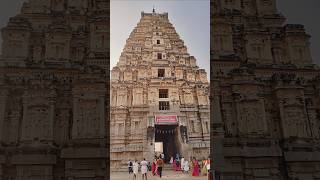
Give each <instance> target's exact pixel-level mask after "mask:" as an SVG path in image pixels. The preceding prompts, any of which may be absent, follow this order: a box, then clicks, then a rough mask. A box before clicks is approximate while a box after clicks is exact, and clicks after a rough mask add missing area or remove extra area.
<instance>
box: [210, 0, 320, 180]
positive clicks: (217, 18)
mask: <svg viewBox="0 0 320 180" xmlns="http://www.w3.org/2000/svg"><path fill="white" fill-rule="evenodd" d="M211 3H212V4H211V8H212V10H211V13H212V14H211V21H212V22H211V44H212V46H211V48H212V49H211V68H212V70H211V78H210V80H211V83H210V84H211V87H212V88H211V90H212V91H211V92H212V93H211V97H212V99H211V100H212V103H211V104H212V106H211V107H212V111H211V112H213V114H212V126H211V127H212V131H211V132H212V133H213V134H212V135H213V136H212V142H213V147H214V148H213V149H212V152H213V153H212V154H213V158H214V160H213V162H214V163H213V168H214V169H215V171H216V172H217V173H216V174H217V176H220V177H219V178H217V179H237V180H242V179H277V180H281V179H301V180H302V179H303V180H312V179H319V178H320V171H319V162H320V156H319V153H320V151H319V149H320V146H319V141H320V131H319V129H320V119H319V115H320V114H319V110H320V103H319V102H320V96H319V87H320V86H319V85H320V84H319V82H320V81H319V80H320V79H319V74H320V71H319V67H318V66H317V65H315V64H314V62H313V61H312V58H311V53H310V48H309V46H310V43H309V38H310V35H308V34H307V33H306V32H305V29H304V26H303V25H299V24H285V17H284V16H283V15H282V14H281V13H280V12H279V11H278V10H277V7H276V0H213V1H211Z"/></svg>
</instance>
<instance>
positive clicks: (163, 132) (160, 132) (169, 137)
mask: <svg viewBox="0 0 320 180" xmlns="http://www.w3.org/2000/svg"><path fill="white" fill-rule="evenodd" d="M177 131H178V125H155V142H162V143H163V154H164V158H165V163H168V162H169V161H170V158H171V157H175V155H176V154H177V153H179V154H180V150H179V145H178V142H179V141H178V132H177Z"/></svg>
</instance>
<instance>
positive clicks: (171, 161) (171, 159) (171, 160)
mask: <svg viewBox="0 0 320 180" xmlns="http://www.w3.org/2000/svg"><path fill="white" fill-rule="evenodd" d="M169 163H170V164H172V163H173V157H172V156H171V158H170V162H169Z"/></svg>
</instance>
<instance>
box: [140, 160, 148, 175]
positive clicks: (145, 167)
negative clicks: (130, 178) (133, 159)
mask: <svg viewBox="0 0 320 180" xmlns="http://www.w3.org/2000/svg"><path fill="white" fill-rule="evenodd" d="M140 165H141V174H142V180H144V178H146V180H148V177H147V173H148V162H147V161H146V159H143V161H141V163H140Z"/></svg>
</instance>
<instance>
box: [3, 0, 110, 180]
mask: <svg viewBox="0 0 320 180" xmlns="http://www.w3.org/2000/svg"><path fill="white" fill-rule="evenodd" d="M108 8H109V4H108V3H107V1H104V0H81V1H80V0H29V1H27V2H25V3H24V4H23V7H22V9H21V12H20V13H19V14H18V15H17V16H15V17H12V18H10V20H9V23H8V25H7V26H6V27H5V28H3V29H2V37H3V45H2V48H3V50H2V55H1V59H0V179H43V180H53V179H54V180H56V179H73V180H76V179H92V180H97V179H99V180H102V179H106V174H107V171H108V170H109V168H108V165H107V163H108V161H107V157H108V149H107V142H108V139H107V138H108V136H107V135H108V134H109V133H108V130H109V129H106V123H108V117H109V116H108V111H107V110H108V104H109V103H108V102H109V99H108V91H107V89H108V79H109V73H105V72H109V67H108V66H109V61H108V58H109V57H108V56H109V48H108V46H109V44H108V42H109V31H108V30H109V17H108V15H109V10H108ZM105 69H107V71H104V70H105Z"/></svg>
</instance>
